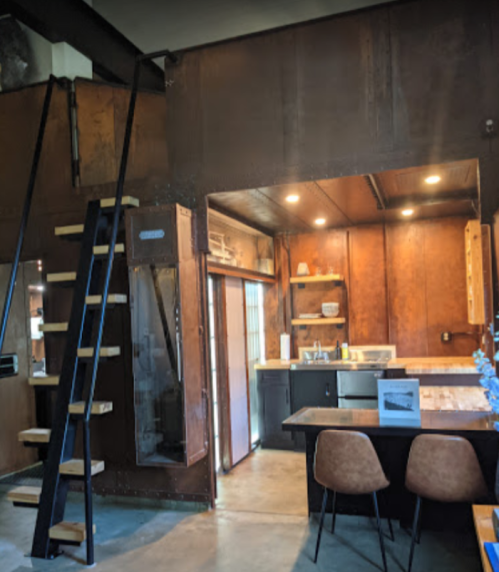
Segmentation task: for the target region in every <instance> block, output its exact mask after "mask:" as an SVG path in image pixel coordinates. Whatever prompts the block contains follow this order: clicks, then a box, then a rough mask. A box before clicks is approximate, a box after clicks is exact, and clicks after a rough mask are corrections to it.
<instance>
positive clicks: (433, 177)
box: [424, 175, 442, 185]
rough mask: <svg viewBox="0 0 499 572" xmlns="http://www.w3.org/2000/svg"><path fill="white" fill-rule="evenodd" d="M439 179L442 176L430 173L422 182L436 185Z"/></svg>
mask: <svg viewBox="0 0 499 572" xmlns="http://www.w3.org/2000/svg"><path fill="white" fill-rule="evenodd" d="M441 180H442V177H440V176H439V175H430V176H429V177H426V179H425V180H424V182H425V183H426V184H427V185H436V184H437V183H440V181H441Z"/></svg>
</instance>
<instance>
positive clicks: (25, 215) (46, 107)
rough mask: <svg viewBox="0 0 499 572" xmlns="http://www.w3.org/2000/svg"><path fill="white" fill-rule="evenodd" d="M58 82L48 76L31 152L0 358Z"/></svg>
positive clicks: (0, 327)
mask: <svg viewBox="0 0 499 572" xmlns="http://www.w3.org/2000/svg"><path fill="white" fill-rule="evenodd" d="M57 81H59V80H58V79H57V78H56V77H55V76H53V75H50V77H49V80H48V82H47V90H46V92H45V98H44V101H43V107H42V114H41V117H40V125H39V127H38V136H37V138H36V144H35V149H34V152H33V160H32V162H31V171H30V174H29V179H28V188H27V190H26V196H25V199H24V207H23V212H22V216H21V222H20V224H19V233H18V236H17V245H16V250H15V253H14V260H13V261H12V268H11V269H10V278H9V284H8V286H7V290H6V292H5V303H4V306H3V311H2V321H1V322H0V356H1V355H2V349H3V344H4V341H5V335H6V332H7V323H8V321H9V314H10V310H11V307H12V299H13V297H14V289H15V286H16V280H17V271H18V269H19V261H20V259H21V252H22V249H23V245H24V235H25V234H26V227H27V226H28V220H29V214H30V211H31V203H32V200H33V194H34V190H35V183H36V175H37V172H38V165H39V163H40V156H41V154H42V149H43V140H44V136H45V128H46V126H47V120H48V115H49V111H50V102H51V99H52V92H53V88H54V84H55V83H56V82H57Z"/></svg>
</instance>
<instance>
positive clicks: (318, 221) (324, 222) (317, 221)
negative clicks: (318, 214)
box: [315, 218, 326, 225]
mask: <svg viewBox="0 0 499 572" xmlns="http://www.w3.org/2000/svg"><path fill="white" fill-rule="evenodd" d="M315 224H318V225H323V224H326V219H325V218H316V219H315Z"/></svg>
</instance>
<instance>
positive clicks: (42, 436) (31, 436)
mask: <svg viewBox="0 0 499 572" xmlns="http://www.w3.org/2000/svg"><path fill="white" fill-rule="evenodd" d="M18 437H19V441H21V442H23V441H26V442H28V443H48V442H49V441H50V429H38V428H35V429H26V430H25V431H21V432H20V433H19V435H18Z"/></svg>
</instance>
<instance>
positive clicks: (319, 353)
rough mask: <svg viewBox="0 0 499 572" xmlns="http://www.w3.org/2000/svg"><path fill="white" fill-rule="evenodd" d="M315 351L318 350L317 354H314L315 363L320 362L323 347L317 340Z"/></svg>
mask: <svg viewBox="0 0 499 572" xmlns="http://www.w3.org/2000/svg"><path fill="white" fill-rule="evenodd" d="M314 350H316V352H315V353H314V361H319V360H320V359H322V347H321V342H320V340H315V342H314Z"/></svg>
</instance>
